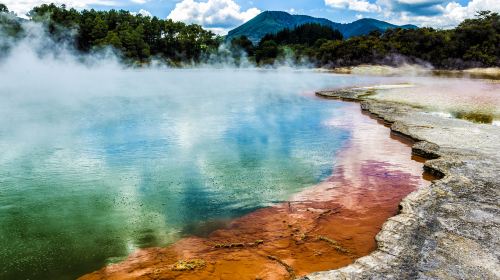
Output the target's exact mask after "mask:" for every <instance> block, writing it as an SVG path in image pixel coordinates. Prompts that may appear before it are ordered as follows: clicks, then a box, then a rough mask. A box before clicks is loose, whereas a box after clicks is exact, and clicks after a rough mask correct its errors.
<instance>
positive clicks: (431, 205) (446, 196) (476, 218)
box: [303, 89, 500, 280]
mask: <svg viewBox="0 0 500 280" xmlns="http://www.w3.org/2000/svg"><path fill="white" fill-rule="evenodd" d="M317 94H318V95H320V96H323V97H327V98H340V99H345V100H357V101H360V102H361V107H362V108H363V109H364V110H367V111H369V112H371V113H373V114H375V115H377V116H379V117H380V118H382V119H384V120H385V121H386V122H388V123H390V124H391V129H392V130H393V131H394V132H397V133H401V134H404V135H407V136H409V137H411V138H413V139H415V140H417V143H416V144H415V145H414V146H413V153H415V154H418V155H421V156H424V157H426V158H428V159H429V160H427V161H426V163H425V168H426V169H427V170H428V171H431V172H434V173H435V174H438V175H441V177H442V179H440V180H436V181H434V182H433V184H432V185H431V186H430V187H429V188H421V189H419V190H417V191H415V192H413V193H411V194H410V195H409V196H407V197H406V198H405V199H404V200H403V201H402V202H401V205H400V206H401V211H400V214H399V215H397V216H395V217H392V218H390V219H389V220H388V221H387V222H386V223H385V224H384V226H383V228H382V230H381V231H380V233H379V234H378V235H377V236H376V240H377V244H378V249H377V250H375V251H374V252H373V253H371V254H370V255H368V256H366V257H362V258H360V259H358V260H356V261H355V262H354V263H353V264H351V265H349V266H347V267H344V268H341V269H337V270H331V271H325V272H316V273H313V274H310V275H308V276H306V277H303V279H304V280H306V279H307V280H323V279H329V280H330V279H500V207H499V206H500V198H499V194H500V128H499V127H495V126H492V125H484V124H474V123H471V122H468V121H464V120H459V119H448V118H442V117H439V116H436V115H433V114H428V113H426V112H424V111H423V110H422V109H418V108H413V107H411V106H408V105H404V104H399V103H390V102H385V101H377V100H371V99H369V98H368V95H367V92H366V90H355V89H351V90H339V91H329V92H318V93H317Z"/></svg>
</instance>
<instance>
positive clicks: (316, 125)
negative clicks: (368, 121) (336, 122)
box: [0, 70, 375, 279]
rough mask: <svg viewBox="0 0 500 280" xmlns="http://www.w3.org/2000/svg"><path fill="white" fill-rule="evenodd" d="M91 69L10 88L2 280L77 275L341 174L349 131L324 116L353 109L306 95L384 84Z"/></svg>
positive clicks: (1, 173)
mask: <svg viewBox="0 0 500 280" xmlns="http://www.w3.org/2000/svg"><path fill="white" fill-rule="evenodd" d="M88 71H91V70H88ZM89 75H91V76H92V79H88V80H77V82H75V85H74V87H71V88H68V87H66V86H65V87H59V86H58V80H57V79H56V78H54V79H53V80H50V79H49V80H48V81H45V80H44V81H43V82H40V83H35V82H30V81H27V83H26V84H25V85H12V84H9V83H0V93H1V94H2V97H3V102H2V104H1V105H0V113H1V114H2V116H4V118H2V119H1V120H0V149H1V150H2V153H1V154H0V205H1V206H0V263H2V270H1V271H0V278H5V279H21V278H32V279H71V278H74V277H75V276H77V275H82V274H84V273H85V272H89V271H92V270H94V269H97V268H99V267H101V266H103V265H104V264H106V263H108V262H111V261H117V260H119V259H120V258H122V257H124V256H126V255H127V254H128V253H130V252H131V251H132V250H135V249H136V248H138V247H147V246H158V245H166V244H169V243H171V242H173V241H175V240H178V239H179V238H180V237H182V236H184V235H187V234H193V233H202V234H203V232H206V231H207V229H204V228H208V229H211V228H213V227H214V225H217V224H220V225H223V224H224V221H225V220H227V219H229V218H231V217H235V216H240V215H242V214H245V213H248V212H250V211H252V210H253V209H256V208H259V207H262V206H266V205H270V204H272V203H274V202H278V201H283V200H285V199H287V198H289V197H290V195H291V194H293V193H295V192H297V191H298V190H300V189H302V188H304V187H306V186H309V185H312V184H314V183H317V182H319V181H320V180H322V179H323V178H326V176H328V175H329V174H331V171H332V166H333V164H332V161H333V160H334V155H335V152H336V151H337V150H338V149H339V148H340V147H341V146H342V144H343V143H344V141H345V140H346V139H348V137H349V132H348V130H347V129H343V128H338V127H334V126H331V125H328V123H326V122H325V120H327V119H330V118H332V117H333V116H341V115H343V114H346V112H345V111H343V110H342V104H340V103H338V104H336V105H332V104H329V103H325V102H323V101H322V100H318V99H315V98H313V97H312V96H310V95H304V94H303V93H304V91H306V90H310V89H316V88H325V87H331V86H333V85H335V86H345V85H349V84H363V83H371V82H372V81H371V80H370V79H372V78H363V80H361V79H359V78H356V77H345V76H333V75H330V74H318V73H312V72H280V73H277V72H261V71H241V72H236V73H233V72H231V71H225V70H222V71H212V70H211V71H203V70H192V71H167V72H160V71H122V72H120V73H115V74H114V75H113V76H111V77H100V76H98V75H95V76H94V74H89ZM27 79H28V78H27ZM373 79H375V78H373ZM212 221H214V222H213V223H212ZM204 225H210V226H204Z"/></svg>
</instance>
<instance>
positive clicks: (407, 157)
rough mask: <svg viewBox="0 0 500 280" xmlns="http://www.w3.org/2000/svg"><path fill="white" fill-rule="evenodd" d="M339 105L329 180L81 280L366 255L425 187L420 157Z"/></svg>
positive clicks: (286, 275) (354, 107)
mask: <svg viewBox="0 0 500 280" xmlns="http://www.w3.org/2000/svg"><path fill="white" fill-rule="evenodd" d="M325 102H326V103H330V104H331V105H332V106H335V105H338V104H339V103H341V101H334V100H325ZM341 105H342V108H341V110H342V111H345V112H349V113H348V114H339V115H336V116H333V117H332V118H331V119H329V120H328V121H327V122H328V125H331V126H334V127H337V128H339V129H346V130H348V131H349V139H348V140H346V141H345V144H344V146H343V148H342V149H341V151H339V152H338V153H337V154H336V155H335V166H334V170H333V174H332V175H331V176H330V177H328V179H326V180H324V181H322V182H320V183H319V184H317V185H314V186H311V187H307V188H305V189H303V190H301V191H300V192H298V193H297V194H294V195H293V196H292V197H290V199H289V200H288V201H287V202H285V203H279V204H276V205H273V206H272V207H266V208H263V209H259V210H257V211H254V212H252V213H250V214H247V215H245V216H243V217H241V218H237V219H234V220H232V221H230V222H229V223H228V224H226V225H225V226H224V227H223V228H221V229H219V230H216V231H213V232H212V233H210V234H209V235H208V236H206V237H199V236H189V237H186V238H183V239H181V240H179V241H178V242H176V243H175V244H173V245H172V246H168V247H165V248H147V249H143V250H137V251H136V252H134V253H132V254H131V255H130V256H129V257H128V258H127V260H125V261H123V262H120V263H118V264H113V265H109V266H107V267H104V268H102V269H101V270H99V271H96V272H94V273H91V274H87V275H85V276H83V277H82V278H81V280H97V279H110V280H112V279H117V280H123V279H151V278H154V279H179V280H197V279H231V280H232V279H240V280H255V279H275V280H278V279H283V280H286V279H295V278H296V277H300V276H303V275H305V274H308V273H311V272H315V271H322V270H329V269H335V268H339V267H342V266H346V265H348V264H350V263H352V262H353V261H354V260H355V259H357V258H359V257H362V256H365V255H367V254H369V253H370V252H372V251H373V250H374V249H375V247H376V244H375V235H376V234H377V233H378V232H379V231H380V229H381V227H382V224H383V223H384V222H385V221H386V220H387V219H388V218H389V217H391V216H394V215H395V214H396V213H397V211H398V204H399V202H400V201H401V199H402V198H403V197H405V196H406V195H408V193H410V192H412V191H414V190H415V189H417V188H420V187H426V186H428V185H429V184H430V182H429V181H426V179H424V177H423V176H422V160H421V159H417V158H415V157H412V156H411V145H412V144H413V142H412V141H411V140H409V139H406V138H403V137H401V136H398V135H396V134H391V133H390V129H389V128H388V127H386V126H384V125H381V121H378V120H377V119H374V118H373V117H371V116H369V115H368V114H366V113H362V112H361V110H360V107H359V104H357V103H344V102H342V103H341ZM427 175H429V174H427ZM425 177H426V178H428V179H432V177H429V176H425ZM186 264H188V265H192V266H193V267H194V268H193V269H186Z"/></svg>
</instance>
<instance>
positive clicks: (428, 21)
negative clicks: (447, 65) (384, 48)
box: [386, 0, 500, 28]
mask: <svg viewBox="0 0 500 280" xmlns="http://www.w3.org/2000/svg"><path fill="white" fill-rule="evenodd" d="M406 1H408V0H406ZM436 9H438V10H439V11H440V12H439V14H436V15H414V14H413V13H411V12H410V11H401V12H389V13H388V14H386V16H389V17H390V18H392V21H394V22H396V23H399V24H404V23H413V24H417V25H420V26H430V27H437V28H452V27H455V26H457V25H458V24H459V23H460V22H462V21H463V20H464V19H467V18H473V17H474V16H475V15H476V13H477V12H478V11H483V10H489V11H493V12H500V1H499V0H472V1H470V2H469V3H467V5H466V6H462V5H460V4H459V3H457V2H454V1H453V2H449V3H446V4H444V3H443V4H439V5H436Z"/></svg>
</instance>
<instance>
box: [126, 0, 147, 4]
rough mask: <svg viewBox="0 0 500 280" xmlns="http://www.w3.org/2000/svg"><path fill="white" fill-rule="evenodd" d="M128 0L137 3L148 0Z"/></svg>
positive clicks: (143, 2)
mask: <svg viewBox="0 0 500 280" xmlns="http://www.w3.org/2000/svg"><path fill="white" fill-rule="evenodd" d="M130 1H132V2H133V3H137V4H145V3H146V2H148V1H149V0H130Z"/></svg>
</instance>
